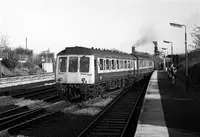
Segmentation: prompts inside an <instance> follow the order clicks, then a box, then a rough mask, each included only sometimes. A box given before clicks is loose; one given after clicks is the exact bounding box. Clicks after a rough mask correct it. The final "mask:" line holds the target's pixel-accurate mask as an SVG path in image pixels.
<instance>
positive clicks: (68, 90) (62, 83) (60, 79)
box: [55, 47, 154, 100]
mask: <svg viewBox="0 0 200 137" xmlns="http://www.w3.org/2000/svg"><path fill="white" fill-rule="evenodd" d="M153 70H154V62H153V61H152V60H151V59H149V58H144V57H140V56H136V55H134V54H127V53H123V52H118V51H111V50H100V49H94V48H91V49H90V48H85V47H67V48H65V49H64V50H63V51H61V52H59V53H58V54H57V59H56V73H55V74H56V77H55V78H56V88H57V91H58V92H59V93H60V95H61V96H62V97H64V98H66V99H67V100H77V99H78V100H82V99H88V98H89V97H95V96H100V95H102V94H103V93H104V92H107V91H110V90H114V89H117V88H123V87H126V86H128V85H130V84H133V83H134V81H135V80H136V79H137V77H141V76H142V75H144V74H146V73H150V72H152V71H153Z"/></svg>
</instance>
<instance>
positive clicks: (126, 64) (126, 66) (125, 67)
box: [124, 60, 127, 69]
mask: <svg viewBox="0 0 200 137" xmlns="http://www.w3.org/2000/svg"><path fill="white" fill-rule="evenodd" d="M124 63H125V69H126V68H127V61H126V60H125V61H124Z"/></svg>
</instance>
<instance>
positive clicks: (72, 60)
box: [69, 57, 78, 72]
mask: <svg viewBox="0 0 200 137" xmlns="http://www.w3.org/2000/svg"><path fill="white" fill-rule="evenodd" d="M77 70H78V57H69V72H77Z"/></svg>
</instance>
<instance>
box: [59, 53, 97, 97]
mask: <svg viewBox="0 0 200 137" xmlns="http://www.w3.org/2000/svg"><path fill="white" fill-rule="evenodd" d="M94 77H95V76H94V56H93V55H86V54H73V53H71V54H65V55H57V59H56V89H57V91H58V92H59V94H60V96H61V97H62V98H65V99H67V100H82V99H85V98H86V97H87V96H88V89H87V88H88V85H91V84H94V80H95V78H94Z"/></svg>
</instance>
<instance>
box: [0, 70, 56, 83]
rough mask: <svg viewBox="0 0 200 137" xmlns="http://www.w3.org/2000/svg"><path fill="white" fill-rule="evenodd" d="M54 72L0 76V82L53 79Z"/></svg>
mask: <svg viewBox="0 0 200 137" xmlns="http://www.w3.org/2000/svg"><path fill="white" fill-rule="evenodd" d="M53 78H54V73H47V74H40V75H29V76H16V77H7V78H0V84H6V83H16V82H22V81H26V80H30V79H31V80H38V79H53Z"/></svg>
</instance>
